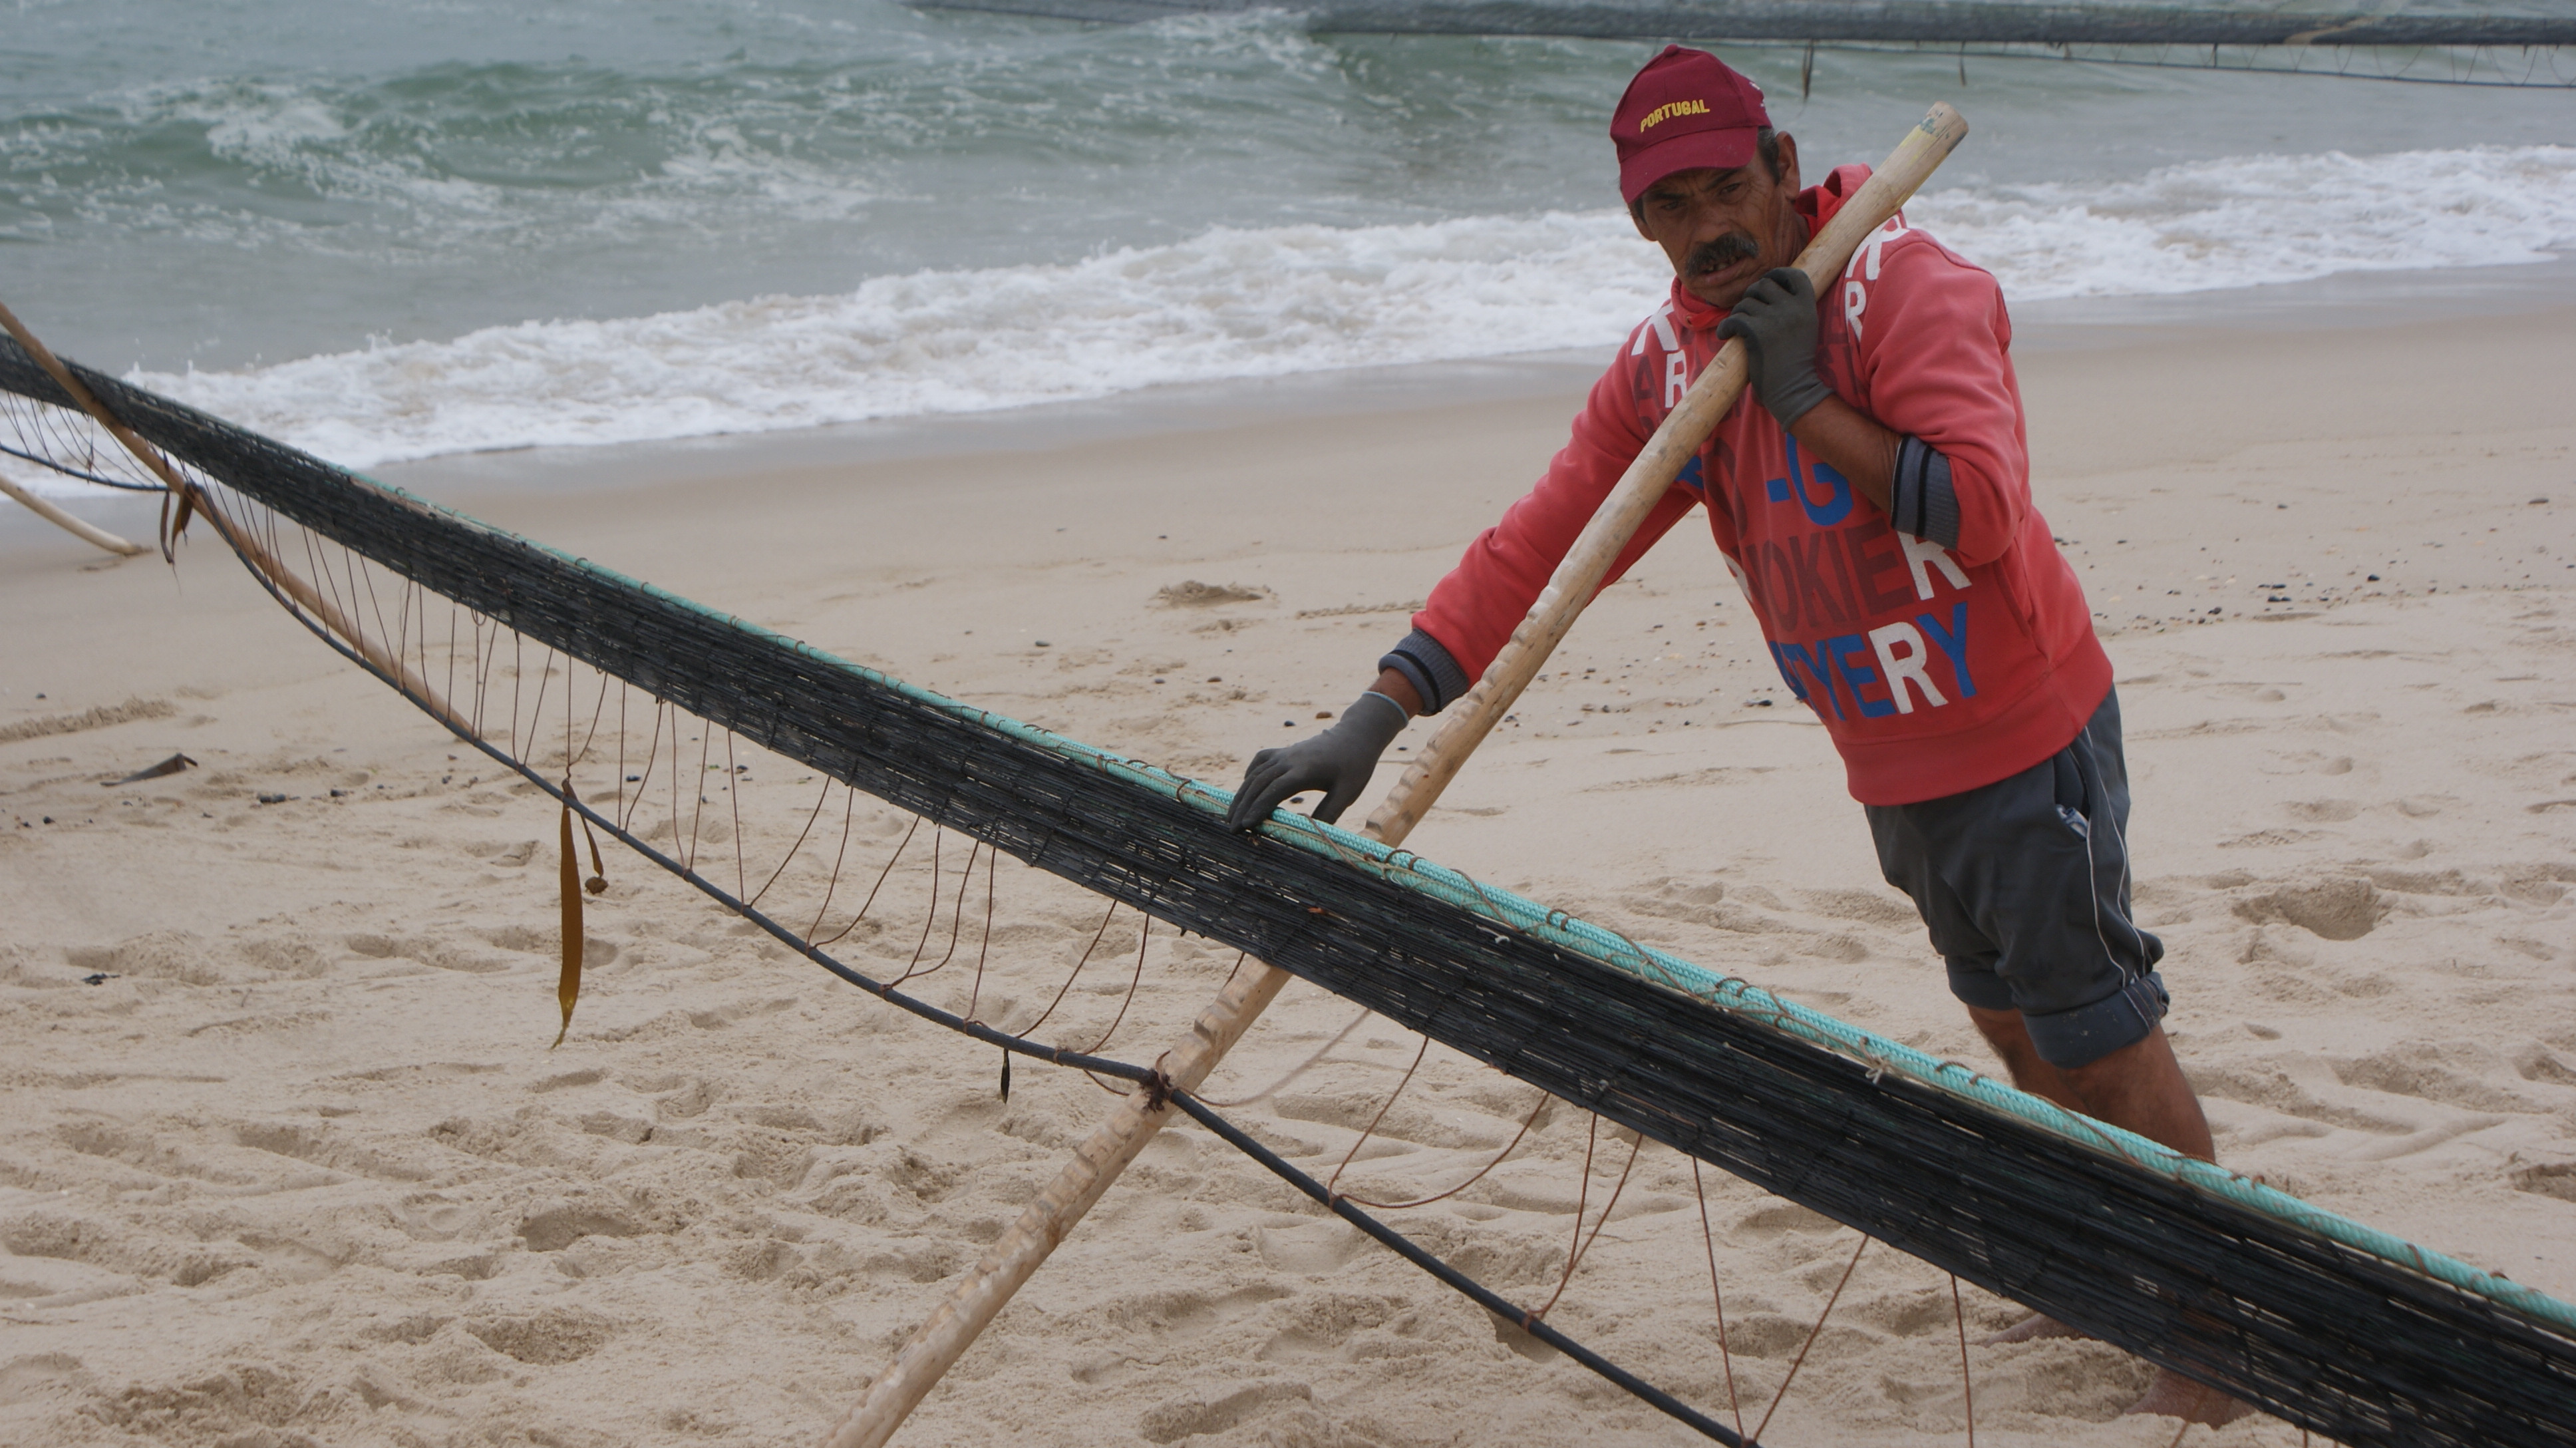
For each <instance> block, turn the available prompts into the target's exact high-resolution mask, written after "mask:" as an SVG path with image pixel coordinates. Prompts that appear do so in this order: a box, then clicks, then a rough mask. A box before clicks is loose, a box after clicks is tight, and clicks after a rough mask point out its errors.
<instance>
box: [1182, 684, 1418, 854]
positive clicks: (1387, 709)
mask: <svg viewBox="0 0 2576 1448" xmlns="http://www.w3.org/2000/svg"><path fill="white" fill-rule="evenodd" d="M1412 719H1413V716H1412V715H1410V714H1407V713H1405V712H1404V706H1403V705H1402V704H1399V703H1397V702H1395V701H1394V700H1393V699H1390V698H1388V697H1387V696H1385V695H1384V694H1381V693H1379V692H1377V691H1376V690H1374V689H1372V690H1370V691H1369V692H1367V693H1365V694H1362V695H1360V696H1359V699H1358V700H1357V701H1356V702H1354V703H1353V704H1352V705H1351V707H1349V708H1347V709H1344V710H1343V711H1342V717H1341V718H1339V719H1336V720H1334V721H1333V727H1332V728H1330V729H1327V730H1325V731H1324V732H1323V733H1321V734H1318V735H1316V736H1314V737H1313V738H1311V739H1300V740H1298V741H1297V742H1296V743H1294V744H1291V745H1289V746H1288V747H1287V748H1285V749H1265V750H1262V751H1261V752H1260V753H1259V754H1256V755H1254V756H1252V765H1251V767H1250V768H1248V769H1246V770H1244V771H1243V787H1242V788H1240V789H1238V790H1236V791H1235V792H1234V807H1233V808H1232V809H1229V810H1227V811H1226V812H1225V827H1226V828H1227V829H1230V830H1252V829H1256V828H1258V827H1259V826H1260V824H1261V822H1262V821H1263V820H1266V819H1268V818H1270V812H1271V811H1272V810H1274V809H1277V808H1278V807H1279V806H1280V805H1281V804H1282V803H1284V802H1285V801H1286V800H1287V798H1288V796H1290V795H1292V794H1296V793H1298V792H1300V791H1302V790H1309V789H1320V790H1322V791H1323V792H1324V799H1323V803H1321V804H1318V805H1316V806H1315V809H1314V816H1315V818H1317V819H1319V820H1322V821H1323V822H1324V823H1326V824H1331V823H1332V822H1333V821H1335V820H1337V819H1340V818H1341V817H1342V811H1343V810H1346V809H1349V808H1350V807H1351V801H1352V800H1355V799H1357V798H1359V797H1360V791H1361V790H1363V789H1366V788H1367V787H1368V782H1369V775H1370V774H1371V773H1373V772H1374V771H1375V770H1376V769H1377V759H1378V756H1379V755H1381V754H1384V753H1386V747H1387V746H1388V745H1390V744H1392V743H1394V742H1395V736H1397V735H1398V734H1401V733H1403V732H1404V726H1405V725H1406V724H1409V723H1411V722H1412Z"/></svg>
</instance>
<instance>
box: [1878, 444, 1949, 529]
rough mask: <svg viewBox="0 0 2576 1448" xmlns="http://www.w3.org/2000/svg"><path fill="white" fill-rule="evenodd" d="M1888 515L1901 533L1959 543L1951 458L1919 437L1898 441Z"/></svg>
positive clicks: (1890, 482) (1889, 492) (1889, 493)
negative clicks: (1951, 481)
mask: <svg viewBox="0 0 2576 1448" xmlns="http://www.w3.org/2000/svg"><path fill="white" fill-rule="evenodd" d="M1887 516H1888V521H1889V522H1891V523H1893V524H1895V525H1896V531H1898V532H1899V533H1911V534H1913V535H1914V536H1915V537H1917V538H1920V539H1922V540H1923V541H1925V542H1927V543H1938V544H1940V545H1941V546H1942V547H1944V548H1956V547H1958V546H1959V494H1958V491H1957V490H1956V489H1955V488H1953V487H1952V486H1951V485H1950V460H1949V459H1948V458H1946V457H1943V456H1942V455H1941V454H1940V453H1939V452H1937V451H1935V450H1934V448H1933V446H1932V445H1931V444H1930V443H1928V442H1925V441H1924V440H1923V439H1921V438H1919V437H1908V438H1906V439H1905V440H1904V441H1902V442H1900V443H1899V444H1898V445H1897V449H1896V476H1895V477H1894V478H1893V479H1891V480H1889V483H1888V499H1887Z"/></svg>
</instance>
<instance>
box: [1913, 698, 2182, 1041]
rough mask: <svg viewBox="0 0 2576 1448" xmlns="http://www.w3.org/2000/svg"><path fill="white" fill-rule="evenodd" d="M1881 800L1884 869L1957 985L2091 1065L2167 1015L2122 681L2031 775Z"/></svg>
mask: <svg viewBox="0 0 2576 1448" xmlns="http://www.w3.org/2000/svg"><path fill="white" fill-rule="evenodd" d="M1867 808H1868V813H1869V829H1870V833H1871V835H1872V836H1873V837H1875V838H1876V840H1877V841H1878V864H1879V869H1880V870H1881V872H1883V873H1884V874H1885V875H1886V876H1887V883H1889V884H1891V885H1894V886H1895V887H1896V888H1897V889H1899V890H1902V891H1904V892H1905V893H1906V894H1908V895H1911V896H1913V897H1914V904H1915V908H1917V909H1918V910H1920V911H1922V912H1923V923H1924V924H1925V925H1926V926H1928V927H1929V928H1930V930H1931V933H1932V948H1933V949H1935V950H1938V951H1940V952H1941V954H1942V956H1943V957H1944V958H1945V959H1946V960H1947V961H1948V963H1949V967H1950V993H1951V994H1952V995H1955V996H1957V997H1958V998H1959V999H1960V1000H1963V1001H1965V1002H1967V1003H1968V1004H1969V1005H1972V1006H1980V1007H1983V1008H1985V1009H1987V1010H1998V1011H2004V1010H2013V1011H2019V1012H2021V1015H2022V1022H2023V1024H2024V1025H2025V1026H2027V1027H2028V1028H2029V1030H2030V1039H2031V1043H2032V1044H2033V1045H2035V1046H2037V1047H2038V1048H2039V1054H2040V1056H2041V1058H2042V1059H2044V1060H2046V1061H2047V1062H2048V1063H2049V1064H2051V1065H2054V1066H2083V1065H2089V1064H2090V1063H2092V1062H2094V1061H2098V1060H2100V1059H2101V1058H2102V1057H2104V1056H2107V1055H2109V1054H2110V1053H2111V1052H2113V1051H2116V1050H2119V1049H2120V1048H2121V1047H2123V1046H2126V1045H2129V1044H2131V1043H2133V1042H2136V1041H2139V1040H2143V1039H2145V1037H2146V1034H2147V1033H2148V1032H2149V1031H2151V1030H2153V1029H2154V1028H2155V1024H2156V1022H2157V1021H2159V1020H2162V1019H2163V1018H2164V1013H2165V1007H2166V1006H2167V1005H2168V1004H2170V997H2168V996H2167V995H2166V994H2165V985H2164V980H2163V979H2162V978H2161V977H2159V976H2158V975H2157V974H2156V962H2157V961H2159V960H2161V959H2163V958H2164V953H2165V947H2164V943H2163V942H2162V941H2160V940H2158V939H2156V938H2155V937H2154V936H2152V935H2150V934H2148V933H2147V932H2145V931H2143V930H2141V929H2139V928H2138V926H2137V922H2136V921H2135V920H2133V919H2132V918H2131V916H2130V910H2129V846H2128V829H2129V773H2128V765H2127V762H2126V761H2125V760H2124V759H2123V758H2122V757H2121V753H2120V699H2119V695H2118V694H2117V693H2113V694H2111V695H2108V696H2106V697H2105V698H2104V699H2103V700H2102V706H2101V707H2100V708H2098V709H2096V710H2094V711H2093V717H2092V719H2091V720H2090V721H2088V722H2087V723H2086V724H2085V726H2084V732H2083V733H2081V734H2078V735H2076V736H2075V741H2074V742H2073V743H2071V744H2069V745H2067V746H2066V747H2065V748H2064V749H2061V750H2059V751H2058V752H2057V753H2056V754H2054V755H2051V756H2050V757H2049V758H2047V759H2043V760H2041V761H2040V762H2039V763H2037V764H2034V765H2032V766H2031V767H2030V768H2028V769H2025V770H2023V771H2022V772H2021V773H2019V774H2016V775H2013V776H2012V777H2010V778H2008V779H1999V780H1997V781H1995V782H1994V783H1992V784H1989V785H1986V786H1983V787H1982V788H1978V789H1971V790H1967V791H1964V792H1962V793H1959V794H1953V795H1946V796H1944V797H1942V798H1940V799H1929V800H1925V801H1923V802H1922V803H1920V804H1904V805H1871V806H1868V807H1867Z"/></svg>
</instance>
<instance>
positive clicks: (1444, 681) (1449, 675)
mask: <svg viewBox="0 0 2576 1448" xmlns="http://www.w3.org/2000/svg"><path fill="white" fill-rule="evenodd" d="M1377 666H1378V667H1379V668H1381V669H1393V670H1395V671H1396V672H1397V673H1399V674H1402V675H1404V681H1405V682H1406V683H1408V684H1411V685H1412V686H1413V692H1415V693H1417V694H1420V695H1421V696H1422V712H1423V713H1425V714H1437V713H1439V712H1440V711H1441V710H1443V709H1446V708H1448V707H1449V705H1450V704H1451V703H1453V702H1455V701H1456V700H1457V698H1458V696H1459V695H1461V694H1464V693H1466V692H1467V688H1468V686H1469V685H1471V684H1473V683H1474V682H1475V680H1473V679H1470V678H1468V677H1467V671H1466V670H1465V669H1462V668H1460V667H1458V661H1457V660H1456V659H1453V658H1451V657H1450V656H1449V650H1447V649H1446V648H1443V647H1441V644H1440V640H1438V639H1435V638H1433V637H1432V636H1431V635H1429V634H1427V633H1424V632H1423V631H1422V630H1420V629H1415V630H1414V631H1413V632H1411V633H1409V634H1406V635H1405V636H1404V642H1402V643H1400V644H1397V645H1396V646H1395V648H1394V650H1393V651H1392V652H1390V653H1389V654H1387V656H1386V657H1384V658H1382V659H1380V660H1378V661H1377Z"/></svg>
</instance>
